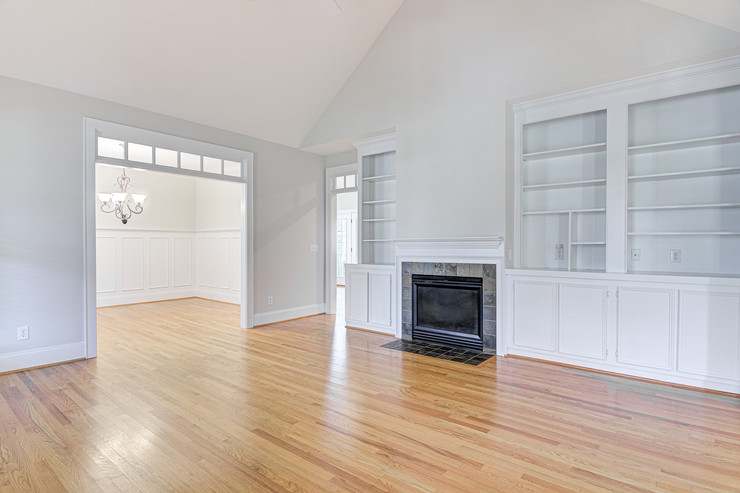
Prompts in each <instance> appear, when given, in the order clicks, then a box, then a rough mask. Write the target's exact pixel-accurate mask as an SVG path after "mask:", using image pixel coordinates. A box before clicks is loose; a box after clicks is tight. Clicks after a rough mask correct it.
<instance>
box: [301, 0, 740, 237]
mask: <svg viewBox="0 0 740 493" xmlns="http://www.w3.org/2000/svg"><path fill="white" fill-rule="evenodd" d="M738 48H740V33H736V32H733V31H729V30H726V29H722V28H719V27H716V26H713V25H710V24H707V23H704V22H701V21H698V20H696V19H692V18H689V17H685V16H682V15H680V14H676V13H673V12H670V11H667V10H664V9H661V8H657V7H653V6H651V5H647V4H645V3H642V2H639V1H637V0H558V1H553V0H517V1H482V0H456V1H454V2H452V1H449V0H406V1H405V2H404V4H403V5H402V6H401V7H400V8H399V10H398V12H397V13H396V15H395V16H394V18H393V19H392V20H391V22H390V23H389V25H388V26H387V28H386V29H385V31H384V32H383V33H382V34H381V36H380V38H379V39H378V40H377V42H376V43H375V45H374V46H373V48H372V49H371V50H370V51H369V52H368V54H367V56H366V57H365V59H364V60H363V61H362V62H361V63H360V65H359V66H358V67H357V69H356V70H355V72H354V74H353V75H352V77H351V78H350V79H349V80H348V81H347V83H346V84H345V86H344V87H343V88H342V90H341V91H340V93H339V94H338V95H337V97H336V98H335V99H334V102H333V103H332V104H331V106H329V108H328V109H327V110H326V112H325V113H324V115H323V116H322V117H321V118H320V119H319V120H318V122H317V123H316V125H315V126H314V128H313V129H312V131H311V132H310V133H309V135H308V136H307V137H306V139H304V141H303V143H302V145H303V146H304V147H306V148H312V147H314V146H316V147H317V148H321V147H322V146H326V145H329V144H331V143H340V142H344V141H347V140H348V139H352V138H356V137H358V136H362V135H367V134H371V133H373V132H376V131H378V130H381V129H385V128H389V127H396V129H397V139H396V141H397V155H396V163H397V196H398V199H397V200H398V202H397V206H398V207H397V237H398V238H440V237H456V236H458V237H459V236H489V235H501V236H505V228H506V225H505V223H506V212H507V201H506V199H505V195H506V191H507V190H506V167H507V161H510V160H511V154H509V155H507V146H508V145H510V139H509V140H508V141H507V128H506V125H507V106H508V105H509V102H510V101H511V100H513V99H517V98H522V97H530V96H531V95H534V94H541V93H545V92H554V91H561V90H565V89H564V88H571V87H575V86H583V85H588V84H591V83H594V82H599V81H605V80H616V79H620V78H624V77H626V76H629V75H631V74H635V73H640V72H646V71H653V70H655V68H656V67H659V66H661V65H663V64H673V63H676V62H683V61H685V60H688V59H691V58H693V57H705V56H707V55H708V54H712V56H722V53H718V52H719V51H724V50H735V51H736V50H737V49H738ZM726 54H729V53H726ZM508 209H509V210H510V209H511V207H509V208H508Z"/></svg>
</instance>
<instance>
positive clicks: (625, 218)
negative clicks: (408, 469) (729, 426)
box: [507, 57, 740, 392]
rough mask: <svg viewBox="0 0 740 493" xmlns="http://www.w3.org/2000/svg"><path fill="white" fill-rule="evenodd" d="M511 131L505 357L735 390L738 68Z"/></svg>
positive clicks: (581, 107)
mask: <svg viewBox="0 0 740 493" xmlns="http://www.w3.org/2000/svg"><path fill="white" fill-rule="evenodd" d="M514 119H515V125H514V128H515V164H514V180H515V189H516V194H515V211H514V215H513V220H514V233H515V235H514V236H515V238H514V242H513V243H514V248H513V249H512V251H511V252H510V254H511V255H512V257H513V262H512V264H513V267H514V268H513V269H507V282H508V286H509V290H508V293H509V294H510V300H509V301H508V306H509V310H508V313H509V318H508V324H507V326H508V330H509V335H508V337H507V341H508V342H507V343H508V347H507V352H509V353H512V354H520V355H525V356H532V357H540V358H545V359H552V360H556V361H561V362H565V363H572V364H579V365H581V366H587V367H592V368H599V369H604V370H609V371H616V372H622V373H627V374H631V375H636V376H643V377H646V378H658V379H663V380H667V381H673V382H678V383H686V384H689V385H698V386H706V387H709V388H715V389H719V390H729V391H733V392H740V373H739V368H740V365H739V364H738V361H739V360H740V346H739V345H738V341H740V327H739V326H738V319H740V57H735V58H730V59H725V60H719V61H715V62H710V63H706V64H702V65H698V66H694V67H688V68H684V69H680V70H674V71H671V72H666V73H661V74H654V75H650V76H646V77H641V78H635V79H630V80H628V81H624V82H620V83H615V84H610V85H605V86H599V87H596V88H591V89H586V90H583V91H576V92H571V93H568V94H565V95H561V96H554V97H552V98H545V99H540V100H536V101H530V102H526V103H521V104H518V105H516V106H515V107H514Z"/></svg>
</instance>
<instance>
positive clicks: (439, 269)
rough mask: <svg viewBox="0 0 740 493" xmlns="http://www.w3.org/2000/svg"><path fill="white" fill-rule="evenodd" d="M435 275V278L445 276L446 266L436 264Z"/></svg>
mask: <svg viewBox="0 0 740 493" xmlns="http://www.w3.org/2000/svg"><path fill="white" fill-rule="evenodd" d="M434 275H435V276H443V275H445V264H441V263H436V264H434Z"/></svg>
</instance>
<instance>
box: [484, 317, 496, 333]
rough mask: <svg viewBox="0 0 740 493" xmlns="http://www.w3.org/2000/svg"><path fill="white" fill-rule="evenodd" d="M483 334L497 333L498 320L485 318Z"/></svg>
mask: <svg viewBox="0 0 740 493" xmlns="http://www.w3.org/2000/svg"><path fill="white" fill-rule="evenodd" d="M483 335H496V321H495V320H484V321H483Z"/></svg>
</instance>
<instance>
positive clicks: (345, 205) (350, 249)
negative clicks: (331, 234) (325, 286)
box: [337, 192, 358, 287]
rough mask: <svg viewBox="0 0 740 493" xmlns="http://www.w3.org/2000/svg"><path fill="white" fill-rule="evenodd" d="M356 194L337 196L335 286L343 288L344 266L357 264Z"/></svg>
mask: <svg viewBox="0 0 740 493" xmlns="http://www.w3.org/2000/svg"><path fill="white" fill-rule="evenodd" d="M357 237H358V228H357V192H345V193H339V194H337V286H338V287H344V278H345V274H344V264H356V263H357Z"/></svg>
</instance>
